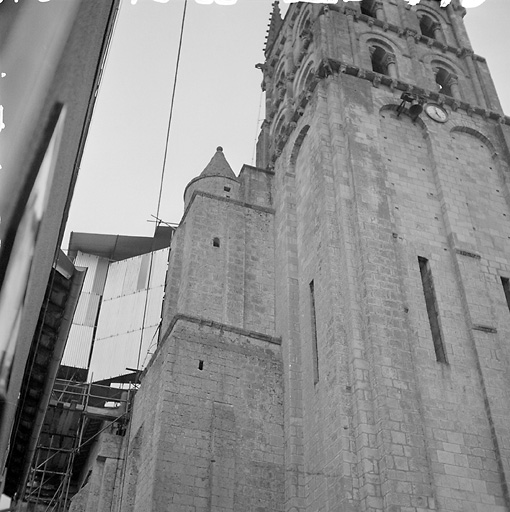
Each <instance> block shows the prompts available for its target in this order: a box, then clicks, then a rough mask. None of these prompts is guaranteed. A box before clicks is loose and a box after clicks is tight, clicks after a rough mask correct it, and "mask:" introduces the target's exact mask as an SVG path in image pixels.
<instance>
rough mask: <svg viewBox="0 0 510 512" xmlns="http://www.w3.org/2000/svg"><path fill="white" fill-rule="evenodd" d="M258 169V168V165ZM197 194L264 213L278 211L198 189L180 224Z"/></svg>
mask: <svg viewBox="0 0 510 512" xmlns="http://www.w3.org/2000/svg"><path fill="white" fill-rule="evenodd" d="M257 169H258V167H257ZM270 172H271V171H270ZM273 174H274V173H273ZM197 196H202V197H207V198H209V199H216V200H217V201H223V202H226V203H233V204H237V205H238V206H243V207H244V208H249V209H251V210H257V211H260V212H264V213H270V214H272V215H274V214H275V212H276V210H275V209H274V208H267V207H266V206H257V205H256V204H250V203H244V202H243V201H238V200H237V199H232V198H230V197H222V196H216V195H214V194H209V193H208V192H201V191H200V190H196V191H195V192H193V195H192V196H191V199H190V201H189V204H188V207H187V208H186V210H185V212H184V214H183V216H182V219H181V222H180V223H179V225H181V224H182V223H183V222H184V220H185V219H186V216H187V215H188V212H189V209H190V208H191V205H192V204H193V202H194V201H195V198H196V197H197Z"/></svg>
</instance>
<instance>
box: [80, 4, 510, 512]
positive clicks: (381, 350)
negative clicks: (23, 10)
mask: <svg viewBox="0 0 510 512" xmlns="http://www.w3.org/2000/svg"><path fill="white" fill-rule="evenodd" d="M464 14H465V10H464V9H463V8H462V7H461V6H460V3H459V2H458V0H452V2H451V4H450V5H449V6H448V7H446V8H442V7H441V6H440V2H439V1H436V0H421V1H420V3H419V4H418V5H417V6H415V7H410V6H409V5H408V4H407V2H405V1H404V0H384V1H382V2H381V1H375V0H363V1H362V2H347V3H344V2H338V3H337V4H327V5H326V4H316V3H307V2H299V3H293V4H291V5H290V6H289V8H288V11H287V13H286V15H285V19H282V17H281V15H280V11H279V7H278V3H277V2H275V4H274V8H273V13H272V16H271V21H270V26H269V31H268V36H267V42H266V49H265V61H264V62H263V63H261V64H258V65H257V67H259V68H260V69H261V70H262V72H263V75H264V78H263V88H264V89H265V91H266V119H265V121H264V123H263V126H262V130H261V134H260V138H259V142H258V148H257V167H251V166H247V165H245V166H244V167H243V168H242V169H241V172H240V173H239V175H238V176H236V175H235V174H234V173H233V172H232V169H231V168H230V166H229V164H228V162H227V160H226V158H225V156H224V153H223V150H222V148H221V147H219V148H218V149H217V151H216V153H215V154H214V156H213V157H212V159H211V161H210V163H209V164H208V165H207V166H206V168H205V169H204V171H203V172H202V173H201V174H200V175H199V176H198V177H197V178H195V179H194V180H192V181H191V182H190V184H189V185H188V187H187V188H186V191H185V197H184V199H185V213H184V215H183V218H182V220H181V223H180V225H179V227H178V228H177V230H176V232H175V235H174V237H173V239H172V246H171V256H170V261H169V269H168V276H167V286H166V296H165V304H164V307H163V321H162V329H161V336H160V338H159V343H158V348H157V350H156V352H155V353H154V355H153V357H152V360H151V362H150V364H149V365H148V367H147V369H146V370H145V371H144V373H143V375H142V379H141V386H140V389H139V390H138V392H137V394H136V397H135V401H134V405H133V409H132V415H131V419H130V423H129V427H128V432H127V435H126V436H125V438H124V439H123V441H122V447H121V449H120V448H119V451H118V455H116V457H117V458H115V461H114V463H115V468H116V473H115V475H116V476H115V482H116V483H115V485H114V497H113V499H114V500H115V506H116V507H117V508H115V507H114V508H109V509H108V510H122V511H127V512H138V511H149V512H156V511H157V512H162V511H168V512H211V511H212V512H227V511H228V512H280V511H281V512H319V511H320V512H326V511H327V512H426V511H438V512H461V511H462V512H509V511H510V495H509V481H510V428H509V425H510V400H509V398H508V397H509V396H510V346H509V341H508V340H510V310H509V308H510V256H509V255H510V188H509V186H508V173H509V154H510V153H509V143H510V129H509V124H510V119H509V118H507V117H505V116H504V115H503V113H502V111H501V107H500V104H499V102H498V98H497V95H496V92H495V89H494V86H493V84H492V81H491V78H490V74H489V71H488V68H487V65H486V63H485V60H484V59H483V58H482V57H479V56H477V55H475V54H474V53H473V51H472V49H471V46H470V43H469V40H468V37H467V35H466V31H465V29H464V25H463V22H462V18H463V16H464ZM103 458H104V457H103ZM98 460H99V458H98ZM101 460H102V459H101ZM112 460H113V459H112ZM118 461H122V463H120V462H118ZM100 462H101V461H100ZM112 464H113V462H112ZM98 467H100V466H98ZM94 471H95V472H94ZM101 471H102V470H100V469H97V468H96V469H94V470H92V472H91V475H92V476H91V477H90V482H91V483H90V484H86V485H84V486H83V488H82V490H81V491H80V493H79V494H78V495H77V496H78V498H77V500H75V502H73V503H75V505H73V506H75V509H72V510H73V512H74V511H76V512H77V511H78V510H87V511H88V510H103V509H102V508H97V507H94V506H92V505H90V504H91V503H93V502H92V501H91V500H92V499H96V498H97V496H100V494H101V492H103V491H104V490H105V489H111V488H112V486H111V482H110V484H108V482H106V483H104V482H105V481H106V480H105V477H104V476H102V475H103V473H101ZM105 474H106V473H105ZM92 482H100V483H101V482H103V483H101V484H99V483H98V484H97V485H96V484H94V485H96V487H93V486H92ZM87 485H88V487H87ZM87 493H88V494H87ZM79 499H82V502H85V501H87V500H88V501H87V503H89V505H90V506H89V505H87V506H88V507H89V508H86V507H84V506H83V507H82V505H81V504H80V503H82V502H80V501H79ZM80 507H82V508H80ZM104 510H105V511H106V510H107V509H106V508H104Z"/></svg>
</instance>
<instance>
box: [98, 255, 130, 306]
mask: <svg viewBox="0 0 510 512" xmlns="http://www.w3.org/2000/svg"><path fill="white" fill-rule="evenodd" d="M126 268H127V267H126V265H125V264H124V261H118V262H115V263H111V264H110V268H109V269H108V278H107V280H106V284H105V288H104V294H103V296H104V298H105V299H112V298H114V297H120V296H121V295H122V287H123V285H124V278H125V276H126Z"/></svg>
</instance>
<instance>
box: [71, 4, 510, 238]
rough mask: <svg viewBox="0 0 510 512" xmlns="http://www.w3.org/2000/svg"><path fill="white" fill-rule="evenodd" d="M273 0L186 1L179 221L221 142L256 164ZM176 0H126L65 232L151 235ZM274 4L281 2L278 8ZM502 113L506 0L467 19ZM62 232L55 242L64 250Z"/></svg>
mask: <svg viewBox="0 0 510 512" xmlns="http://www.w3.org/2000/svg"><path fill="white" fill-rule="evenodd" d="M271 3H272V0H238V1H237V4H236V5H233V6H220V5H214V4H213V5H199V4H198V3H196V2H195V1H194V0H189V1H188V9H187V15H186V24H185V30H184V39H183V48H182V55H181V64H180V71H179V76H178V83H177V92H176V98H175V106H174V115H173V122H172V127H171V132H170V141H169V147H168V157H167V167H166V173H165V186H164V192H163V200H162V207H161V212H160V217H162V218H163V219H164V220H165V221H167V222H174V223H178V222H179V220H180V217H181V215H182V210H183V201H182V196H183V192H184V188H185V186H186V184H187V183H188V182H189V181H190V180H191V179H192V178H194V177H195V176H197V175H198V174H200V172H201V171H202V170H203V168H204V167H205V166H206V165H207V163H208V162H209V160H210V159H211V157H212V156H213V154H214V152H215V149H216V147H217V146H218V145H221V146H223V148H224V153H225V156H226V158H227V160H228V161H229V163H230V165H231V166H232V168H233V170H234V172H235V173H236V174H237V173H238V172H239V171H240V169H241V166H242V165H243V163H248V164H254V160H253V155H254V146H255V139H256V136H257V135H258V126H259V121H260V120H261V118H263V116H264V110H263V105H262V96H261V89H260V83H261V79H262V73H261V72H260V70H258V69H255V64H257V63H258V62H262V61H263V59H264V57H263V48H264V40H265V34H266V30H267V24H268V20H269V14H270V12H271ZM183 4H184V1H183V0H170V2H169V3H166V4H162V3H158V2H156V1H154V0H138V3H137V4H135V5H132V4H131V3H130V1H129V0H123V2H122V5H121V10H120V15H119V18H118V22H117V27H116V30H115V34H114V38H113V42H112V46H111V50H110V55H109V58H108V62H107V67H106V71H105V73H104V76H103V82H102V85H101V89H100V92H99V96H98V101H97V104H96V109H95V113H94V116H93V119H92V125H91V128H90V132H89V137H88V141H87V145H86V148H85V153H84V157H83V161H82V166H81V170H80V174H79V177H78V183H77V188H76V190H75V194H74V198H73V202H72V205H71V214H70V218H69V221H68V224H67V233H69V232H70V231H85V232H98V233H113V234H131V235H146V236H151V235H152V233H153V230H154V224H152V223H150V222H147V221H148V220H150V219H151V215H155V214H156V209H157V199H158V191H159V182H160V176H161V170H162V166H163V155H164V149H165V138H166V130H167V123H168V113H169V109H170V98H171V92H172V84H173V78H174V70H175V59H176V54H177V47H178V42H179V34H180V25H181V19H182V8H183ZM282 7H284V6H283V5H282ZM465 21H466V25H467V27H468V31H469V34H470V37H471V42H472V44H473V48H474V50H475V53H477V54H479V55H482V56H484V57H486V58H487V60H488V63H489V66H490V69H491V72H492V75H493V78H494V81H495V83H496V87H497V89H498V92H499V94H500V98H501V101H502V103H503V108H504V110H505V112H506V113H510V89H509V88H508V86H507V84H508V80H509V78H510V77H509V71H508V69H509V68H510V66H508V64H509V57H508V47H509V44H508V37H507V33H508V22H509V21H510V0H486V2H485V3H484V4H483V5H482V6H480V7H477V8H474V9H470V10H468V14H467V16H466V18H465ZM67 241H68V235H67V236H66V238H65V240H64V248H67V243H68V242H67Z"/></svg>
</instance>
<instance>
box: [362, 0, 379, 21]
mask: <svg viewBox="0 0 510 512" xmlns="http://www.w3.org/2000/svg"><path fill="white" fill-rule="evenodd" d="M359 8H360V10H361V14H365V15H367V16H371V17H372V18H375V17H376V9H375V0H361V3H360V4H359Z"/></svg>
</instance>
